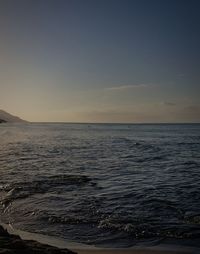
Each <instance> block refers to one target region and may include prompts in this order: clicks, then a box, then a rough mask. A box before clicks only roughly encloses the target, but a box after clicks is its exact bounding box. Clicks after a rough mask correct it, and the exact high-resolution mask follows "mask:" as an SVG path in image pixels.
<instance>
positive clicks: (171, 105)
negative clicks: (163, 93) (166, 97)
mask: <svg viewBox="0 0 200 254" xmlns="http://www.w3.org/2000/svg"><path fill="white" fill-rule="evenodd" d="M162 104H163V105H165V106H169V107H174V106H176V105H177V104H176V103H174V102H171V101H164V102H163V103H162Z"/></svg>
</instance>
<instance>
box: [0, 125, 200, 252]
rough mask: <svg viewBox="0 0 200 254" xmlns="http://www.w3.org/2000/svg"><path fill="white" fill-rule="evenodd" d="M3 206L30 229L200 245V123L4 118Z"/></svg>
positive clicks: (126, 242)
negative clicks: (20, 121)
mask: <svg viewBox="0 0 200 254" xmlns="http://www.w3.org/2000/svg"><path fill="white" fill-rule="evenodd" d="M0 202H1V204H0V221H1V222H4V223H10V224H12V225H13V227H15V228H18V229H21V230H25V231H29V232H35V233H42V234H45V235H51V236H56V237H59V238H62V239H66V240H72V241H75V242H80V243H86V244H92V245H96V246H101V247H130V246H134V245H156V244H159V243H162V242H164V243H174V244H183V245H184V244H185V245H192V246H200V125H199V124H185V125H184V124H181V125H176V124H171V125H164V124H160V125H159V124H157V125H153V124H149V125H145V124H144V125H140V124H138V125H134V124H133V125H131V124H129V125H117V124H50V123H48V124H39V123H37V124H36V123H35V124H12V125H11V124H1V125H0Z"/></svg>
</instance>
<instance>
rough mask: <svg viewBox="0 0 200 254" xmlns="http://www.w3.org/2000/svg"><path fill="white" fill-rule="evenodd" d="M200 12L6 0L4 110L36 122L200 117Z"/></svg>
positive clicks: (184, 6) (182, 7)
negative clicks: (42, 120)
mask: <svg viewBox="0 0 200 254" xmlns="http://www.w3.org/2000/svg"><path fill="white" fill-rule="evenodd" d="M199 10H200V1H194V0H190V1H189V0H188V1H183V0H182V1H181V0H179V1H178V0H171V1H170V0H166V1H164V0H163V1H161V0H138V1H136V0H132V1H128V0H90V1H88V0H79V1H76V0H71V1H68V0H48V1H47V0H32V1H30V0H23V1H22V0H18V1H11V0H1V2H0V29H1V30H0V31H1V42H0V52H1V55H2V58H1V60H0V65H1V66H0V67H1V72H2V73H1V78H0V89H1V90H2V92H1V93H0V94H1V95H0V96H2V98H0V99H1V101H2V106H1V107H3V108H5V109H7V110H10V111H12V112H13V111H14V112H15V113H18V114H19V113H20V114H21V115H23V116H24V117H26V118H30V119H31V120H41V119H44V118H45V116H46V118H45V119H44V120H46V121H48V120H51V121H52V120H55V121H79V120H80V121H111V122H112V121H117V122H118V121H122V122H124V121H125V122H126V121H130V122H138V121H139V122H141V121H142V122H146V121H147V122H149V121H150V122H152V121H156V122H160V121H161V122H166V121H200V117H199V115H200V105H199V102H198V100H199V95H200V88H199V85H200V84H199V83H200V75H199V66H200V48H199V45H200V15H199ZM11 90H12V91H14V93H13V94H11V93H10V91H11ZM9 101H12V103H10V104H9ZM14 102H15V103H14ZM38 111H40V112H39V113H38V114H37V112H38Z"/></svg>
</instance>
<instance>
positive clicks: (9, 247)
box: [0, 224, 200, 254]
mask: <svg viewBox="0 0 200 254" xmlns="http://www.w3.org/2000/svg"><path fill="white" fill-rule="evenodd" d="M22 239H23V240H22ZM69 249H70V250H69ZM18 253H22V254H23V253H24V254H25V253H27V254H29V253H30V254H42V253H44V254H74V253H78V254H115V253H116V254H123V253H125V254H197V253H200V252H199V250H197V249H195V248H190V247H184V246H180V247H179V246H170V245H167V246H157V247H134V248H126V249H101V248H96V247H94V246H88V245H84V244H77V243H73V242H67V241H65V240H60V239H56V238H54V237H49V236H44V235H40V234H34V233H28V232H24V231H20V230H15V229H13V228H12V227H10V226H9V225H6V224H3V227H2V226H0V254H18Z"/></svg>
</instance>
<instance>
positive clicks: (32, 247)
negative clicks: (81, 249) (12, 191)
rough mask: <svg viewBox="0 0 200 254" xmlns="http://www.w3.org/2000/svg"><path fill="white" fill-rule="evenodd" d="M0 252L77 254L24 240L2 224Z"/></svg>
mask: <svg viewBox="0 0 200 254" xmlns="http://www.w3.org/2000/svg"><path fill="white" fill-rule="evenodd" d="M0 254H75V252H73V251H70V250H67V249H59V248H56V247H53V246H49V245H45V244H41V243H38V242H35V241H31V240H26V241H25V240H22V239H21V238H20V237H19V236H16V235H12V234H9V233H8V232H7V230H5V229H4V228H3V227H2V226H0Z"/></svg>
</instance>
